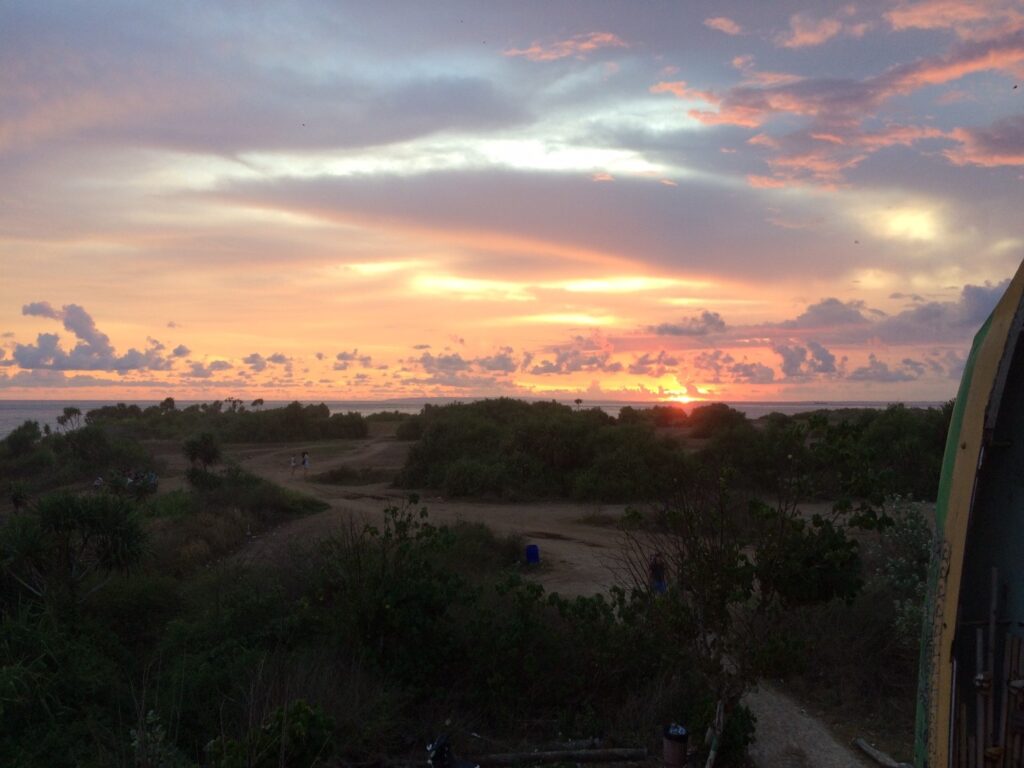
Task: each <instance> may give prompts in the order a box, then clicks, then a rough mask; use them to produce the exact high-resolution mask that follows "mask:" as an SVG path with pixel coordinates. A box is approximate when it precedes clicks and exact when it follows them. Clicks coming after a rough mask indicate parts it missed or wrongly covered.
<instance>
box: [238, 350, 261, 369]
mask: <svg viewBox="0 0 1024 768" xmlns="http://www.w3.org/2000/svg"><path fill="white" fill-rule="evenodd" d="M242 362H243V363H245V364H246V365H248V366H249V367H250V368H251V369H252V370H254V371H262V370H263V369H265V368H266V367H267V361H266V360H265V359H264V357H263V355H261V354H260V353H259V352H253V353H252V354H251V355H246V356H245V357H243V358H242Z"/></svg>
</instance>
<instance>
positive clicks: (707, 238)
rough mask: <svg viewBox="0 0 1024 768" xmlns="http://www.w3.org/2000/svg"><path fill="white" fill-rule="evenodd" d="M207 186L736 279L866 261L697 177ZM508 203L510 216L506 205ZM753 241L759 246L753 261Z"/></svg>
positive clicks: (432, 177)
mask: <svg viewBox="0 0 1024 768" xmlns="http://www.w3.org/2000/svg"><path fill="white" fill-rule="evenodd" d="M668 193H671V194H668ZM209 195H210V196H212V197H213V198H215V199H219V200H226V201H231V202H238V203H246V204H259V205H267V206H270V207H273V208H275V209H280V210H285V211H302V212H303V213H304V214H306V215H308V214H309V213H310V212H318V213H319V214H320V215H323V216H325V217H331V216H352V215H354V216H358V217H363V218H368V219H370V220H371V221H385V220H386V221H388V222H395V223H397V224H399V225H402V224H405V225H408V226H416V227H427V228H431V229H439V230H445V229H456V230H463V229H466V228H470V229H473V230H476V231H488V232H496V233H503V234H511V235H516V236H528V237H529V238H530V239H531V240H535V241H544V242H550V243H555V244H571V245H575V246H579V247H583V248H589V249H593V250H598V251H600V252H602V253H617V254H623V255H628V256H629V258H630V259H632V260H635V261H639V262H641V263H644V264H651V265H654V266H658V267H665V266H672V267H673V268H678V266H679V265H680V264H681V263H683V264H686V265H687V267H688V268H689V269H691V270H693V271H697V272H701V271H708V270H710V271H714V272H715V273H716V274H719V275H723V276H734V277H742V278H744V279H761V278H772V279H778V278H780V277H785V276H787V275H801V274H807V273H808V272H813V273H814V274H816V275H820V276H823V277H828V276H832V275H839V274H842V273H844V272H845V271H846V270H847V269H848V268H850V267H851V266H853V265H855V264H856V265H857V266H858V267H859V268H863V267H864V266H865V264H864V256H863V253H862V252H861V251H858V250H857V247H856V246H854V245H853V244H852V241H851V243H850V244H849V245H848V246H847V247H845V248H843V247H837V248H836V249H835V250H834V251H833V252H832V253H831V258H829V259H828V260H825V261H823V260H822V259H821V258H820V254H818V253H817V252H815V251H814V249H810V248H806V247H802V244H804V243H805V242H806V236H805V235H804V234H803V233H801V232H798V231H793V230H785V229H779V228H775V227H773V228H769V229H767V230H766V229H765V228H764V227H763V226H761V225H760V224H759V225H758V226H753V224H743V223H742V222H761V218H762V216H763V213H764V212H763V208H762V207H761V204H760V202H759V201H758V199H757V196H756V195H741V196H737V195H736V194H735V193H733V192H732V191H729V190H727V189H726V188H725V187H722V186H719V185H711V184H705V183H703V182H701V181H699V180H693V181H688V182H687V183H686V184H684V185H680V186H679V187H675V188H672V189H668V188H666V187H664V186H663V185H660V184H657V183H656V182H654V181H651V180H646V179H630V178H622V179H617V180H616V182H615V184H612V185H608V184H604V185H602V184H595V183H593V182H592V181H590V180H589V179H587V178H585V177H581V175H580V174H578V173H556V172H550V173H543V174H540V173H531V172H525V171H509V170H472V171H470V170H467V171H445V172H433V173H422V174H418V175H413V176H408V175H393V176H385V175H382V174H378V175H374V176H364V177H359V178H358V179H356V178H347V177H330V178H326V177H324V178H316V179H284V178H282V179H276V180H273V181H263V182H256V181H254V182H241V181H239V182H235V183H231V184H225V185H223V186H222V187H221V188H219V189H218V190H214V191H212V192H210V193H209ZM509 210H514V211H516V215H515V216H508V215H507V212H508V211H509ZM737 222H741V224H739V225H738V224H737ZM752 252H757V253H759V254H762V255H763V257H762V258H758V259H754V260H752V259H750V258H749V254H750V253H752ZM882 258H884V254H880V255H879V260H881V259H882Z"/></svg>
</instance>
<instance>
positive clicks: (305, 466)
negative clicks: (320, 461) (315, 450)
mask: <svg viewBox="0 0 1024 768" xmlns="http://www.w3.org/2000/svg"><path fill="white" fill-rule="evenodd" d="M308 474H309V451H303V452H302V476H303V477H305V476H306V475H308Z"/></svg>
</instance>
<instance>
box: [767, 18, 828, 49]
mask: <svg viewBox="0 0 1024 768" xmlns="http://www.w3.org/2000/svg"><path fill="white" fill-rule="evenodd" d="M842 29H843V25H842V23H841V22H839V21H838V20H836V19H817V20H815V19H812V18H810V17H808V16H806V15H804V14H802V13H797V14H794V15H793V16H792V17H791V18H790V20H789V31H788V32H783V33H780V34H779V35H777V36H776V37H775V43H776V45H780V46H782V47H783V48H806V47H809V46H814V45H821V44H822V43H825V42H827V41H829V40H831V39H832V38H833V37H835V36H836V35H838V34H839V33H840V32H841V31H842Z"/></svg>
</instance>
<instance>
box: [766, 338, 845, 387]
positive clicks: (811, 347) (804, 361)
mask: <svg viewBox="0 0 1024 768" xmlns="http://www.w3.org/2000/svg"><path fill="white" fill-rule="evenodd" d="M772 350H773V351H774V352H775V353H776V354H777V355H778V356H779V357H781V358H782V373H783V375H784V376H785V377H786V378H787V379H802V378H808V377H811V376H816V375H821V374H834V373H836V356H835V355H833V354H832V353H831V352H830V351H829V350H828V349H826V348H825V346H824V345H822V344H819V343H818V342H816V341H808V342H807V345H806V346H802V345H799V344H775V345H774V346H773V347H772Z"/></svg>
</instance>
